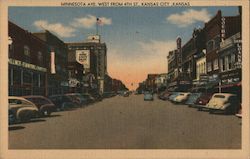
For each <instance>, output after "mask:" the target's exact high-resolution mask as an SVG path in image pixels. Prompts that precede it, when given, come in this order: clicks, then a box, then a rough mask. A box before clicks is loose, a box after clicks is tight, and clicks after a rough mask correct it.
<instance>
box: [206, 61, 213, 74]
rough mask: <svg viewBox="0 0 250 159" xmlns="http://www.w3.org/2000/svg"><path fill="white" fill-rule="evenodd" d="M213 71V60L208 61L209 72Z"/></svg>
mask: <svg viewBox="0 0 250 159" xmlns="http://www.w3.org/2000/svg"><path fill="white" fill-rule="evenodd" d="M210 71H212V62H208V63H207V72H210Z"/></svg>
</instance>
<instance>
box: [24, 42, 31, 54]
mask: <svg viewBox="0 0 250 159" xmlns="http://www.w3.org/2000/svg"><path fill="white" fill-rule="evenodd" d="M23 54H24V55H25V56H30V48H29V46H27V45H24V47H23Z"/></svg>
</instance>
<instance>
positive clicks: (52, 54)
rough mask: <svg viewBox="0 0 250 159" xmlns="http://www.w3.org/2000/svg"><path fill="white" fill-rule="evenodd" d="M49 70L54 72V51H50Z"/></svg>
mask: <svg viewBox="0 0 250 159" xmlns="http://www.w3.org/2000/svg"><path fill="white" fill-rule="evenodd" d="M50 71H51V74H55V73H56V65H55V52H54V51H52V52H51V53H50Z"/></svg>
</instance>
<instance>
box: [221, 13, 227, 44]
mask: <svg viewBox="0 0 250 159" xmlns="http://www.w3.org/2000/svg"><path fill="white" fill-rule="evenodd" d="M225 39H226V19H225V17H222V18H221V41H224V40H225Z"/></svg>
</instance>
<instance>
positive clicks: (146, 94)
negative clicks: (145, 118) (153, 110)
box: [144, 91, 154, 101]
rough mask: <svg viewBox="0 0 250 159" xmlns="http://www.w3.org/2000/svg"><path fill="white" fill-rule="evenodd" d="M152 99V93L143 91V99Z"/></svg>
mask: <svg viewBox="0 0 250 159" xmlns="http://www.w3.org/2000/svg"><path fill="white" fill-rule="evenodd" d="M153 100H154V96H153V93H151V92H150V91H145V92H144V101H153Z"/></svg>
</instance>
